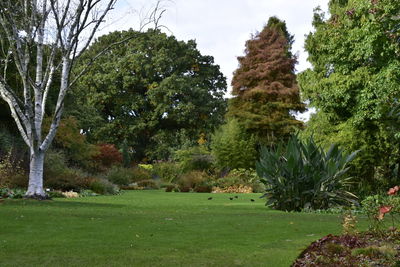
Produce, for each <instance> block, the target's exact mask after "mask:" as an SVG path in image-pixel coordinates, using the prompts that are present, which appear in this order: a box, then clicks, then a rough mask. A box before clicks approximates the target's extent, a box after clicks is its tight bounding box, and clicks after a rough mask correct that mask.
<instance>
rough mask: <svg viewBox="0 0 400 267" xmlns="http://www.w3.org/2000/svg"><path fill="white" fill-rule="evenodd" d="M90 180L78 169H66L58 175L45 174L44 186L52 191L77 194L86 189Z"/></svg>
mask: <svg viewBox="0 0 400 267" xmlns="http://www.w3.org/2000/svg"><path fill="white" fill-rule="evenodd" d="M92 179H93V178H91V177H88V176H87V175H86V174H85V173H83V172H82V171H81V170H79V169H66V170H64V171H63V172H61V173H58V174H51V175H49V174H47V175H46V177H45V179H44V185H45V187H47V188H51V189H54V190H61V191H71V190H73V191H76V192H79V191H81V190H82V189H87V188H88V187H89V185H90V183H91V182H92Z"/></svg>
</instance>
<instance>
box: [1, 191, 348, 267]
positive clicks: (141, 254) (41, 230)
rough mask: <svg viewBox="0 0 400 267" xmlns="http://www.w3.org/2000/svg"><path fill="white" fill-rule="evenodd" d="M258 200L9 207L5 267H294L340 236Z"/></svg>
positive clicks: (130, 195) (331, 227)
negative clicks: (317, 244)
mask: <svg viewBox="0 0 400 267" xmlns="http://www.w3.org/2000/svg"><path fill="white" fill-rule="evenodd" d="M259 195H260V194H238V196H239V198H238V199H234V200H229V196H232V194H199V193H197V194H196V193H193V194H192V193H165V192H162V191H130V192H124V193H123V194H122V195H119V196H102V197H88V198H79V199H56V200H54V201H42V202H37V201H31V200H8V201H5V202H3V203H1V204H0V266H289V265H290V264H291V262H292V261H293V260H294V259H295V258H296V256H297V255H298V254H299V253H300V252H301V250H302V249H304V248H305V247H306V246H307V245H308V244H309V243H310V242H312V241H313V240H316V239H318V238H320V237H322V236H323V235H326V234H328V233H339V232H340V228H341V226H340V218H339V216H338V215H322V214H304V213H284V212H279V211H273V210H270V209H268V208H266V207H265V206H264V200H261V199H259V198H258V196H259ZM210 196H212V197H213V199H212V200H207V198H208V197H210ZM251 198H253V199H255V202H251V201H250V199H251Z"/></svg>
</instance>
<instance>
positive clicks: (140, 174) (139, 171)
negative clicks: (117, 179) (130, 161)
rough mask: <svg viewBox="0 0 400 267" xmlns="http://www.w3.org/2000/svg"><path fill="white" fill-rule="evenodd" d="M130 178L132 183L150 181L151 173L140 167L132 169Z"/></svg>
mask: <svg viewBox="0 0 400 267" xmlns="http://www.w3.org/2000/svg"><path fill="white" fill-rule="evenodd" d="M130 170H131V175H132V176H131V177H132V181H133V182H137V181H143V180H151V179H152V176H151V172H150V171H149V170H146V169H144V168H141V167H136V168H132V169H130Z"/></svg>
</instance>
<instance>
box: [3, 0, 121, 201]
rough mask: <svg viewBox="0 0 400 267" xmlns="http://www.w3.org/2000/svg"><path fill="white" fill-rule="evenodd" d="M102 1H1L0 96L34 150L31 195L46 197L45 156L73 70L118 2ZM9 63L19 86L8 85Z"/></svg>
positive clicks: (61, 110)
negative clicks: (47, 118) (52, 94)
mask: <svg viewBox="0 0 400 267" xmlns="http://www.w3.org/2000/svg"><path fill="white" fill-rule="evenodd" d="M100 2H101V1H100V0H67V1H59V0H24V1H22V0H20V1H16V0H3V1H1V2H0V27H1V28H2V31H0V34H1V36H0V38H1V39H2V40H6V41H5V42H7V44H6V45H5V47H7V48H8V50H7V53H6V54H5V56H4V55H3V56H1V61H2V62H3V64H2V65H1V67H2V70H1V74H0V96H1V98H2V99H4V100H5V101H6V102H7V103H8V105H9V107H10V111H11V115H12V117H13V119H14V120H15V123H16V125H17V127H18V130H19V132H20V134H21V136H22V138H23V140H24V141H25V143H26V144H27V145H28V147H29V149H30V172H29V185H28V190H27V192H26V196H27V197H32V198H45V197H46V194H45V192H44V190H43V163H44V156H45V153H46V151H47V150H48V148H49V146H50V144H51V142H52V141H53V139H54V136H55V134H56V131H57V127H58V125H59V123H60V119H61V115H62V113H63V108H64V98H65V95H66V93H67V92H68V90H69V89H70V87H71V85H72V84H73V83H74V81H73V80H71V79H70V73H71V69H72V67H73V65H74V62H75V60H76V59H77V58H78V57H79V56H80V55H81V54H82V52H83V51H84V50H85V49H86V48H87V47H88V46H89V44H90V42H91V40H92V39H93V36H94V34H95V32H96V31H97V29H98V28H99V26H100V24H101V23H102V22H103V20H104V17H105V16H106V14H107V13H108V12H109V11H110V10H111V9H112V7H113V6H114V4H115V2H116V0H107V1H102V3H100ZM83 39H84V40H85V41H82V40H83ZM46 50H49V51H47V52H46ZM11 59H12V60H11ZM11 64H14V65H15V68H16V70H17V74H18V80H19V81H20V84H21V86H20V87H16V86H15V85H13V83H11V82H10V78H12V74H10V73H9V69H8V68H9V65H11ZM32 69H33V71H32ZM55 73H59V75H60V77H61V78H60V82H59V84H58V86H57V87H58V98H57V102H56V105H55V107H54V112H53V114H52V122H51V126H50V130H49V131H48V132H47V133H43V129H42V124H43V119H44V114H45V112H46V104H48V103H47V102H48V101H47V99H48V95H49V90H50V89H51V86H52V83H53V81H54V80H53V78H54V75H55ZM47 108H48V107H47Z"/></svg>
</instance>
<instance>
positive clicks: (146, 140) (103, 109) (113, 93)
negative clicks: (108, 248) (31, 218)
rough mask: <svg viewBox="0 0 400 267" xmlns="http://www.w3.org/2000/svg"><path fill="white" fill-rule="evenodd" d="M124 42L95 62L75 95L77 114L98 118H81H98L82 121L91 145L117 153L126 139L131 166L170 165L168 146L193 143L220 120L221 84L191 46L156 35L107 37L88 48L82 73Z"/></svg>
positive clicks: (208, 58) (223, 107)
mask: <svg viewBox="0 0 400 267" xmlns="http://www.w3.org/2000/svg"><path fill="white" fill-rule="evenodd" d="M124 39H129V40H128V41H126V42H121V44H119V45H114V46H112V47H111V49H109V50H108V51H107V53H105V54H104V55H102V56H100V57H99V58H97V60H96V62H95V63H94V64H93V66H92V67H91V69H90V70H89V72H88V73H87V74H86V75H85V76H84V77H82V79H81V81H80V83H79V84H78V86H77V88H76V90H75V93H74V94H75V96H76V97H77V98H78V101H77V104H78V107H77V110H82V109H90V110H91V111H93V110H95V111H96V112H97V114H98V116H93V115H92V114H93V112H81V113H83V115H85V114H88V116H90V118H93V117H94V118H96V119H94V120H90V118H89V119H88V118H82V119H83V120H85V121H86V122H87V124H86V125H82V128H83V129H84V130H85V132H86V133H87V136H88V138H89V139H90V140H94V141H97V142H106V143H112V144H116V145H118V146H120V145H121V144H122V142H123V141H124V140H127V142H128V145H129V146H130V147H132V148H133V150H134V154H133V156H134V159H135V160H136V161H150V160H154V159H168V158H169V156H170V152H171V151H170V148H171V147H179V146H182V142H184V141H185V140H188V141H190V142H193V141H195V140H197V138H198V136H199V135H200V134H201V133H203V132H210V131H212V130H213V129H214V128H215V127H216V126H218V125H219V124H220V123H221V122H222V121H223V115H224V113H225V111H226V101H225V100H224V98H223V96H224V94H225V91H226V81H225V77H223V75H222V73H221V72H220V70H219V66H218V65H215V64H214V59H213V57H211V56H203V55H201V54H200V52H199V51H198V50H197V48H196V43H195V41H193V40H191V41H188V42H183V41H178V40H176V39H175V37H174V36H167V35H166V34H164V33H162V32H160V31H158V30H149V31H147V32H136V31H133V30H129V31H123V32H113V33H110V34H108V35H104V36H102V37H100V38H99V39H98V40H97V41H96V42H94V44H93V45H92V46H91V47H90V48H89V49H88V51H87V53H86V54H85V55H83V58H82V62H81V64H82V65H81V66H85V64H86V62H87V61H88V60H91V59H92V58H93V56H94V55H96V54H97V53H98V52H99V51H102V50H103V49H104V48H106V47H108V46H109V45H110V44H112V43H114V42H116V41H121V40H124ZM78 69H79V68H78ZM78 71H79V70H78ZM99 116H100V120H98V117H99ZM89 129H90V131H89ZM179 135H181V138H177V137H178V136H179Z"/></svg>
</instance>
